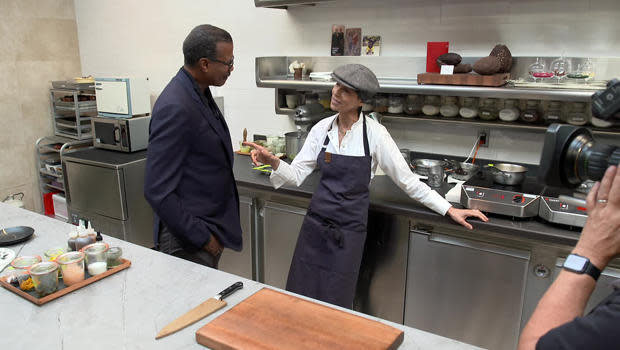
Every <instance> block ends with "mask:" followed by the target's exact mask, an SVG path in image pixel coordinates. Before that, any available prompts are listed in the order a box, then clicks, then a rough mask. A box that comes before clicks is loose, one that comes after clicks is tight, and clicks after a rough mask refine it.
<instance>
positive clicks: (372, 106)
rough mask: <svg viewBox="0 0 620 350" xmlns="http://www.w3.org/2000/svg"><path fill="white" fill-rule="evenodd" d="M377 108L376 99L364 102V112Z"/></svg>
mask: <svg viewBox="0 0 620 350" xmlns="http://www.w3.org/2000/svg"><path fill="white" fill-rule="evenodd" d="M373 109H375V99H374V98H372V99H368V100H366V101H365V102H364V103H362V112H372V110H373Z"/></svg>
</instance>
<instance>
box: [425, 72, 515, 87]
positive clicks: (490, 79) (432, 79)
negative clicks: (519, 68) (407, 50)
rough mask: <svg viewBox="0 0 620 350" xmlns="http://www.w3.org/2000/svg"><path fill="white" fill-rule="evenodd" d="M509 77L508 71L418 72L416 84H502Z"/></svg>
mask: <svg viewBox="0 0 620 350" xmlns="http://www.w3.org/2000/svg"><path fill="white" fill-rule="evenodd" d="M508 79H510V73H499V74H493V75H478V74H473V73H456V74H439V73H421V74H418V84H431V85H469V86H502V85H504V84H506V81H507V80H508Z"/></svg>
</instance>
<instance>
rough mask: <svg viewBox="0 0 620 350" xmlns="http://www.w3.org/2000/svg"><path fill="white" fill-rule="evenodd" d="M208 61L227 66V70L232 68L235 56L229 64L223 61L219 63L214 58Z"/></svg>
mask: <svg viewBox="0 0 620 350" xmlns="http://www.w3.org/2000/svg"><path fill="white" fill-rule="evenodd" d="M209 60H211V61H213V62H217V63H221V64H223V65H225V66H228V70H230V69H232V67H233V66H234V65H235V56H233V57H232V58H231V59H230V61H229V62H224V61H220V60H216V59H214V58H209Z"/></svg>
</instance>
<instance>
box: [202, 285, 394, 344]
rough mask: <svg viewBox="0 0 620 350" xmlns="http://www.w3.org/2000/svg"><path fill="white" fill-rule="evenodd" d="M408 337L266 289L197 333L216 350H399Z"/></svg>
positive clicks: (360, 319) (358, 318)
mask: <svg viewBox="0 0 620 350" xmlns="http://www.w3.org/2000/svg"><path fill="white" fill-rule="evenodd" d="M403 337H404V333H403V331H401V330H399V329H396V328H394V327H390V326H388V325H385V324H383V323H381V322H377V321H373V320H369V319H366V318H363V317H360V316H356V315H352V314H350V313H347V312H344V311H341V310H336V309H334V308H331V307H328V306H324V305H319V304H317V303H314V302H311V301H307V300H304V299H301V298H298V297H295V296H292V295H288V294H284V293H281V292H277V291H274V290H271V289H266V288H263V289H261V290H260V291H258V292H257V293H255V294H254V295H252V296H251V297H249V298H247V299H245V300H244V301H242V302H241V303H239V304H237V305H236V306H234V307H233V308H231V309H230V310H229V311H227V312H225V313H223V314H222V315H221V316H219V317H218V318H216V319H215V320H213V321H211V322H210V323H208V324H207V325H205V326H204V327H202V328H200V329H199V330H198V331H197V332H196V341H197V342H198V343H200V344H202V345H204V346H207V347H209V348H212V349H216V350H217V349H227V350H228V349H244V350H245V349H250V350H251V349H312V350H320V349H396V348H397V347H398V346H399V345H400V344H401V343H402V342H403Z"/></svg>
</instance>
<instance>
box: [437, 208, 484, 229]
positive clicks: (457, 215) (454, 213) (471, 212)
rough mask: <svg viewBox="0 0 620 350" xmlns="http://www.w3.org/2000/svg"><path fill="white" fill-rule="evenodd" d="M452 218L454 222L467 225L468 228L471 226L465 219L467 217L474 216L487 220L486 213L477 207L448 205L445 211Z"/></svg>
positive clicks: (471, 227)
mask: <svg viewBox="0 0 620 350" xmlns="http://www.w3.org/2000/svg"><path fill="white" fill-rule="evenodd" d="M447 214H448V215H449V216H450V218H452V220H454V221H455V222H457V223H459V224H461V225H463V226H465V227H467V228H468V229H470V230H471V229H473V226H472V225H471V224H470V223H468V222H467V221H465V219H467V218H468V217H476V218H478V219H480V220H482V221H484V222H487V221H489V219H488V218H487V217H486V215H484V214H482V213H481V212H480V210H478V209H456V208H455V207H450V209H448V213H447Z"/></svg>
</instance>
